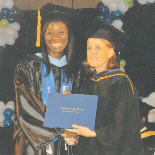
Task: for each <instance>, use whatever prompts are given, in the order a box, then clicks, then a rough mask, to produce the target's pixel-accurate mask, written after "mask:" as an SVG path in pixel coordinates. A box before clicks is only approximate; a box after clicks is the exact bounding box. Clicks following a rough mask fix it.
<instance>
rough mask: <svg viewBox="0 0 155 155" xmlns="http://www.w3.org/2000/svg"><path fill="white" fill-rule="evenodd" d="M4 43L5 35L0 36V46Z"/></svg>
mask: <svg viewBox="0 0 155 155" xmlns="http://www.w3.org/2000/svg"><path fill="white" fill-rule="evenodd" d="M5 44H6V40H5V37H3V36H0V46H4V45H5Z"/></svg>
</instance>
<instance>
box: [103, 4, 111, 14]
mask: <svg viewBox="0 0 155 155" xmlns="http://www.w3.org/2000/svg"><path fill="white" fill-rule="evenodd" d="M102 11H103V12H104V13H107V14H108V13H110V10H109V8H108V7H106V6H105V5H103V7H102Z"/></svg>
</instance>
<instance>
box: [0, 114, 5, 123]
mask: <svg viewBox="0 0 155 155" xmlns="http://www.w3.org/2000/svg"><path fill="white" fill-rule="evenodd" d="M4 119H5V117H4V115H3V114H0V122H3V121H4Z"/></svg>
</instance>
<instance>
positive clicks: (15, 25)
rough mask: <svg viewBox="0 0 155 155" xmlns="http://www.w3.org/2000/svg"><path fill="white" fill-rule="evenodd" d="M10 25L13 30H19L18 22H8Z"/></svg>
mask: <svg viewBox="0 0 155 155" xmlns="http://www.w3.org/2000/svg"><path fill="white" fill-rule="evenodd" d="M10 27H11V28H12V29H14V30H15V31H19V30H20V25H19V24H18V23H16V22H15V23H12V24H10Z"/></svg>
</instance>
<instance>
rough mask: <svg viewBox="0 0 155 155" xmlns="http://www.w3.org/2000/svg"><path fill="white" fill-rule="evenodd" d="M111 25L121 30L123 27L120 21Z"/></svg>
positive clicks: (115, 21)
mask: <svg viewBox="0 0 155 155" xmlns="http://www.w3.org/2000/svg"><path fill="white" fill-rule="evenodd" d="M112 25H113V26H115V27H116V28H118V29H120V30H121V29H122V26H123V22H122V21H121V20H114V21H113V22H112Z"/></svg>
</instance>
